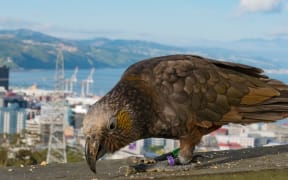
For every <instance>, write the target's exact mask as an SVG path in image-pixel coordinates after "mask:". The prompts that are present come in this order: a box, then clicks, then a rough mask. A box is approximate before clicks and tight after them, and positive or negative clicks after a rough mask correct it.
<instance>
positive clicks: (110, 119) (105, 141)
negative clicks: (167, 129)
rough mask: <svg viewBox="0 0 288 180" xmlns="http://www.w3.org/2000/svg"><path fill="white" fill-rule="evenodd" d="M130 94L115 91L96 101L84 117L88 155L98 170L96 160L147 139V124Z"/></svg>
mask: <svg viewBox="0 0 288 180" xmlns="http://www.w3.org/2000/svg"><path fill="white" fill-rule="evenodd" d="M115 94H116V95H115ZM128 94H129V93H128ZM130 97H131V96H129V98H128V97H127V96H126V95H125V93H124V95H123V94H122V93H121V94H120V95H119V93H117V92H113V91H112V92H110V93H108V94H107V95H105V96H104V97H103V98H101V99H100V100H99V101H98V102H96V103H95V104H94V105H93V106H92V107H91V108H90V110H89V112H88V113H87V115H86V116H85V117H84V121H83V131H84V135H85V136H86V144H85V157H86V161H87V163H88V165H89V166H90V169H91V170H92V171H93V172H96V161H97V160H99V159H100V158H101V157H103V156H104V155H105V154H106V153H113V152H115V151H117V150H119V149H120V148H122V147H124V146H126V145H128V144H129V143H131V142H133V141H136V140H138V139H142V138H145V137H144V136H145V135H143V133H144V132H145V131H143V129H145V127H144V126H146V123H144V121H142V118H141V117H140V116H141V112H139V107H138V105H137V100H136V101H134V100H133V99H131V98H130ZM136 99H137V98H136ZM132 101H133V102H132ZM138 103H143V102H140V101H139V102H138ZM146 134H147V133H146Z"/></svg>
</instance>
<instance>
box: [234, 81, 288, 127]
mask: <svg viewBox="0 0 288 180" xmlns="http://www.w3.org/2000/svg"><path fill="white" fill-rule="evenodd" d="M267 84H268V85H269V86H272V87H273V88H275V89H277V90H278V91H279V93H280V95H279V96H275V97H272V98H270V99H269V100H266V101H264V102H262V103H259V104H257V105H253V106H245V107H240V108H239V109H238V110H239V112H240V113H241V115H242V120H241V122H243V123H253V122H274V121H277V120H281V119H285V118H287V117H288V86H287V85H286V84H284V83H282V82H280V81H278V80H269V81H268V82H267Z"/></svg>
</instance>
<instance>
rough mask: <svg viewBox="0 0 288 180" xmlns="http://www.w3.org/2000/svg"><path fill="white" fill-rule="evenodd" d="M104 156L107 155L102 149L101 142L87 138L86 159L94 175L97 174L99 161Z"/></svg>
mask: <svg viewBox="0 0 288 180" xmlns="http://www.w3.org/2000/svg"><path fill="white" fill-rule="evenodd" d="M104 154H106V151H105V150H104V148H102V146H101V145H100V143H99V141H98V140H95V139H92V138H91V137H90V136H87V138H86V143H85V158H86V161H87V163H88V165H89V167H90V169H91V170H92V171H93V172H94V173H96V162H97V160H98V159H100V158H101V157H102V156H104Z"/></svg>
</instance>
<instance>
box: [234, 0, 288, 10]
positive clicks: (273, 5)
mask: <svg viewBox="0 0 288 180" xmlns="http://www.w3.org/2000/svg"><path fill="white" fill-rule="evenodd" d="M284 1H285V0H240V5H239V10H240V13H255V12H262V13H272V12H280V11H281V10H282V9H283V6H284Z"/></svg>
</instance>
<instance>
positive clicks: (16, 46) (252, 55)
mask: <svg viewBox="0 0 288 180" xmlns="http://www.w3.org/2000/svg"><path fill="white" fill-rule="evenodd" d="M275 42H276V41H273V42H271V41H265V40H258V41H256V40H253V41H252V40H242V41H239V42H234V43H231V45H233V47H234V48H232V47H231V48H229V46H227V45H226V46H223V45H221V44H218V45H215V44H214V46H213V47H197V46H193V47H177V46H169V45H162V44H158V43H153V42H147V41H139V40H111V39H107V38H95V39H89V40H67V39H61V38H56V37H52V36H49V35H46V34H43V33H40V32H34V31H31V30H26V29H20V30H0V66H1V65H6V66H9V67H11V68H20V69H53V68H55V59H56V55H57V49H58V48H59V47H61V49H62V51H63V54H64V61H65V68H66V69H72V68H75V66H78V67H79V68H82V69H84V68H91V67H92V66H93V67H97V68H102V67H127V66H128V65H130V64H132V63H134V62H136V61H139V60H142V59H145V58H150V57H155V56H161V55H168V54H180V53H185V54H198V55H203V56H206V57H212V58H216V59H223V60H227V61H234V62H239V63H245V64H250V65H253V66H258V67H262V68H274V69H277V68H285V67H286V68H288V63H287V62H286V61H285V59H286V57H287V56H288V55H287V56H286V54H287V51H284V50H283V48H282V49H281V48H280V49H279V48H278V47H277V46H276V48H275V44H273V43H275ZM279 42H281V43H280V44H279V46H281V47H282V45H283V44H285V43H287V42H288V41H284V40H283V41H279ZM251 44H252V45H251ZM253 44H254V45H255V46H257V47H258V46H259V47H258V48H254V49H253V48H248V49H247V48H246V49H245V48H243V47H248V45H249V47H251V46H253ZM260 44H262V45H263V46H260ZM276 45H277V42H276ZM270 46H273V47H274V50H273V48H269V47H270ZM241 47H242V48H241ZM261 47H263V48H262V51H261ZM267 48H269V51H268V50H267ZM275 49H276V50H275ZM280 55H281V56H280Z"/></svg>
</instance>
